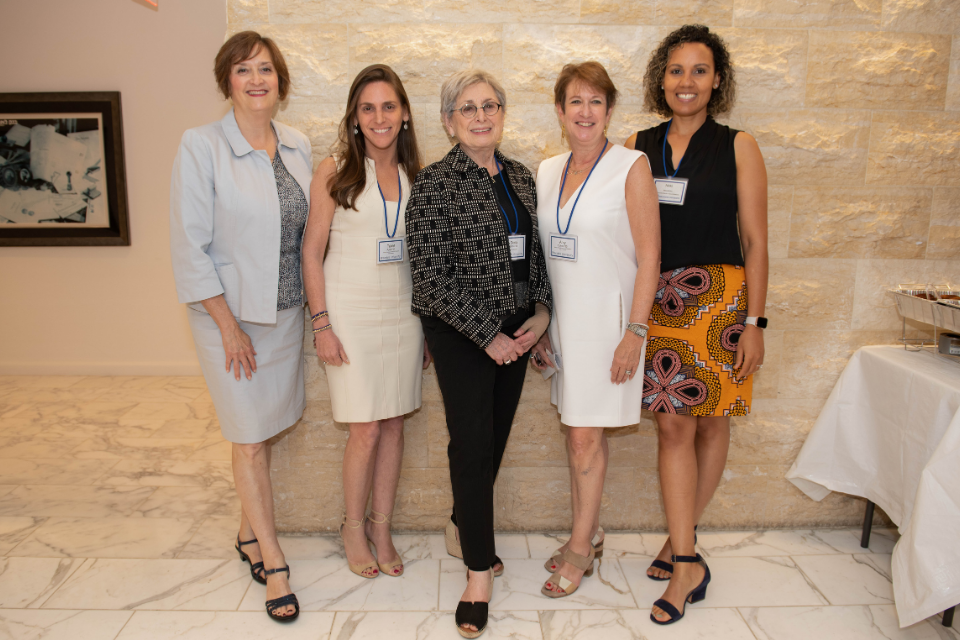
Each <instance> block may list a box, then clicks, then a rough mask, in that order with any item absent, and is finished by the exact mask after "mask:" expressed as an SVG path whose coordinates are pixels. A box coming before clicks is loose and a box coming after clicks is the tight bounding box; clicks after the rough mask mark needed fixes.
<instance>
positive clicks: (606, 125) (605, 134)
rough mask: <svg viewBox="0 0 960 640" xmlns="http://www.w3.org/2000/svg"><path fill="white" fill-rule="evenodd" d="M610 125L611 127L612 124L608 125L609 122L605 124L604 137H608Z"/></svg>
mask: <svg viewBox="0 0 960 640" xmlns="http://www.w3.org/2000/svg"><path fill="white" fill-rule="evenodd" d="M609 127H610V125H608V124H605V125H603V137H604V138H606V137H607V129H608V128H609Z"/></svg>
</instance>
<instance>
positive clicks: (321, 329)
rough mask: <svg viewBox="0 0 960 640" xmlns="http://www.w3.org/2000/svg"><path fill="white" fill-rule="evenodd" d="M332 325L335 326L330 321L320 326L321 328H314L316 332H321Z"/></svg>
mask: <svg viewBox="0 0 960 640" xmlns="http://www.w3.org/2000/svg"><path fill="white" fill-rule="evenodd" d="M332 326H333V325H332V324H329V323H328V324H326V325H324V326H322V327H320V328H319V329H314V330H313V332H314V333H320V332H321V331H326V330H327V329H329V328H330V327H332Z"/></svg>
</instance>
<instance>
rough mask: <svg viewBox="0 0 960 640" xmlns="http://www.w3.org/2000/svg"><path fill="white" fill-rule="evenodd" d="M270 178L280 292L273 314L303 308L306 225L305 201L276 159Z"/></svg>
mask: <svg viewBox="0 0 960 640" xmlns="http://www.w3.org/2000/svg"><path fill="white" fill-rule="evenodd" d="M273 175H274V177H275V178H276V180H277V194H278V195H279V196H280V225H281V226H280V290H279V291H278V292H277V311H283V310H284V309H290V308H292V307H302V306H303V277H302V275H301V272H300V243H301V241H302V240H303V228H304V227H305V226H306V224H307V213H308V210H309V207H308V206H307V198H306V197H305V196H304V195H303V189H301V188H300V185H299V184H297V181H296V180H295V179H294V177H293V176H292V175H290V172H289V171H287V168H286V167H285V166H284V165H283V160H281V159H280V152H279V150H278V151H277V153H276V154H274V156H273Z"/></svg>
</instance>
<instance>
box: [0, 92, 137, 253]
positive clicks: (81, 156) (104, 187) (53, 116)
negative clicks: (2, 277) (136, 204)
mask: <svg viewBox="0 0 960 640" xmlns="http://www.w3.org/2000/svg"><path fill="white" fill-rule="evenodd" d="M82 245H93V246H110V245H116V246H129V245H130V222H129V207H128V204H127V180H126V163H125V159H124V150H123V116H122V111H121V105H120V92H119V91H83V92H58V93H0V246H82Z"/></svg>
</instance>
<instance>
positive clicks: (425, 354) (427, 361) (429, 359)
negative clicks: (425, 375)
mask: <svg viewBox="0 0 960 640" xmlns="http://www.w3.org/2000/svg"><path fill="white" fill-rule="evenodd" d="M431 362H433V356H431V355H430V347H429V346H428V345H427V341H426V340H424V341H423V368H424V369H426V368H427V367H429V366H430V363H431Z"/></svg>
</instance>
